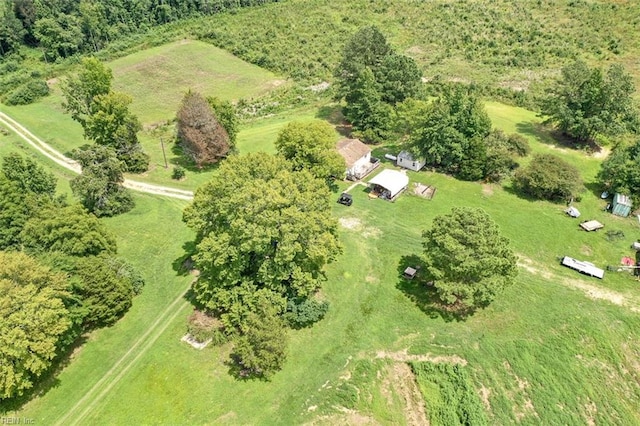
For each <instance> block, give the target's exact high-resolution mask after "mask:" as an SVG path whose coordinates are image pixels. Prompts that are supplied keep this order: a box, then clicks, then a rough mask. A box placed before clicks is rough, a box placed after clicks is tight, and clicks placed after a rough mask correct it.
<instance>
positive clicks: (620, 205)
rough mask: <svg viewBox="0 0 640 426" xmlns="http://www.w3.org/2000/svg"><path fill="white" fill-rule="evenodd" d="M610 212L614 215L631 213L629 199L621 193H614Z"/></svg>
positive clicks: (625, 215) (623, 215) (624, 215)
mask: <svg viewBox="0 0 640 426" xmlns="http://www.w3.org/2000/svg"><path fill="white" fill-rule="evenodd" d="M611 213H613V214H615V215H616V216H622V217H627V216H629V213H631V199H630V198H629V197H628V196H626V195H623V194H616V195H615V196H614V197H613V204H612V206H611Z"/></svg>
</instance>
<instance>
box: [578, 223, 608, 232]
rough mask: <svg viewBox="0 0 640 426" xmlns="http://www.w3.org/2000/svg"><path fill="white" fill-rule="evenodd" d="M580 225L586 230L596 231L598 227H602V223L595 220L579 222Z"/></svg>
mask: <svg viewBox="0 0 640 426" xmlns="http://www.w3.org/2000/svg"><path fill="white" fill-rule="evenodd" d="M580 227H581V228H582V229H584V230H585V231H587V232H590V231H597V230H598V229H602V228H604V225H603V224H601V223H600V222H598V221H597V220H587V221H585V222H582V223H581V224H580Z"/></svg>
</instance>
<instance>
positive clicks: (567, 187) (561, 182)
mask: <svg viewBox="0 0 640 426" xmlns="http://www.w3.org/2000/svg"><path fill="white" fill-rule="evenodd" d="M513 183H514V186H515V187H516V189H518V190H519V191H521V192H522V193H524V194H527V195H530V196H532V197H534V198H539V199H543V200H551V201H565V200H569V199H570V198H573V197H576V196H577V195H578V194H579V193H580V192H582V191H583V190H584V186H583V184H582V179H581V177H580V172H579V171H578V169H576V168H575V167H573V166H572V165H571V164H568V163H567V162H565V161H564V160H562V159H561V158H559V157H556V156H555V155H551V154H542V155H536V156H535V157H534V158H533V160H531V163H530V164H529V165H528V166H527V167H525V168H523V169H520V170H518V171H517V172H516V173H515V175H514V182H513Z"/></svg>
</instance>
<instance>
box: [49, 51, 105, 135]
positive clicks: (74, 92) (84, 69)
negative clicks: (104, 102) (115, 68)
mask: <svg viewBox="0 0 640 426" xmlns="http://www.w3.org/2000/svg"><path fill="white" fill-rule="evenodd" d="M112 80H113V72H112V71H111V68H108V67H107V66H105V65H104V64H103V63H102V62H100V61H99V60H98V59H96V58H91V57H89V58H83V59H82V63H81V67H80V70H79V71H78V74H77V75H76V76H73V77H69V78H67V79H66V80H63V82H62V84H61V86H60V87H61V89H62V94H63V96H64V102H63V104H62V106H63V107H64V109H65V110H66V111H67V112H69V113H70V114H71V118H73V119H74V120H75V121H77V122H78V123H80V124H81V125H82V128H83V129H84V128H85V126H86V121H87V119H88V118H89V117H90V116H91V115H92V114H93V103H94V99H95V97H96V96H98V95H106V94H107V93H109V92H110V91H111V81H112Z"/></svg>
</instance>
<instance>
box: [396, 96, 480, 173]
mask: <svg viewBox="0 0 640 426" xmlns="http://www.w3.org/2000/svg"><path fill="white" fill-rule="evenodd" d="M416 108H417V109H415V111H418V112H420V113H422V114H423V115H421V116H420V117H415V118H411V119H407V120H405V121H407V122H409V123H413V124H414V126H415V127H414V128H413V129H412V131H411V133H410V136H409V140H408V146H409V148H410V150H411V151H413V152H415V153H416V154H418V155H419V156H421V157H423V158H425V159H426V161H427V163H428V164H430V165H432V166H434V167H438V168H441V169H442V170H444V171H446V172H448V173H452V174H455V175H457V176H459V177H461V178H462V179H466V180H477V179H480V178H482V177H484V176H485V170H484V166H485V161H486V155H487V153H486V149H487V147H486V144H485V142H484V139H485V138H486V137H487V136H489V134H490V131H491V119H490V118H489V116H488V114H487V112H486V111H485V109H484V106H483V105H482V103H481V102H480V99H479V98H478V97H477V96H476V95H475V94H473V93H472V92H471V90H470V89H469V88H467V87H464V86H462V85H456V86H453V87H451V88H448V90H446V91H445V92H444V93H443V95H442V96H441V97H439V98H438V99H436V100H435V101H434V102H433V103H432V104H431V105H430V106H428V107H427V108H424V107H420V106H418V107H416ZM409 113H412V111H409Z"/></svg>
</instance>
